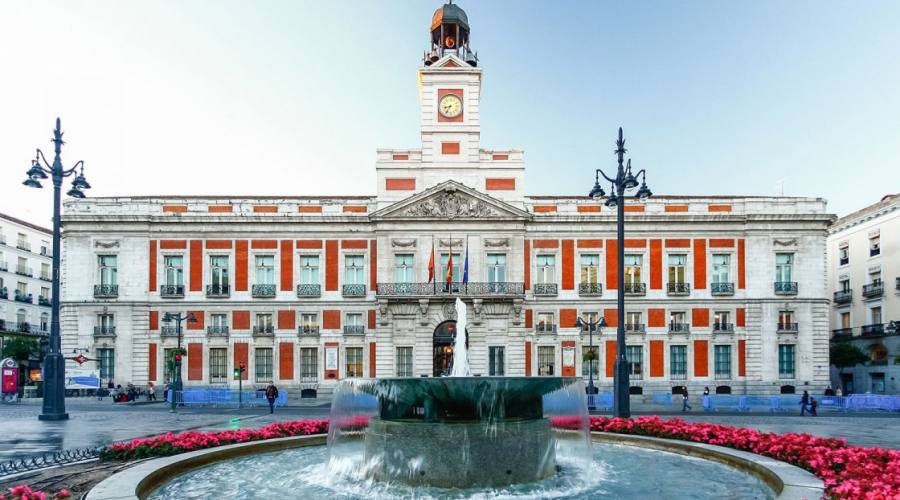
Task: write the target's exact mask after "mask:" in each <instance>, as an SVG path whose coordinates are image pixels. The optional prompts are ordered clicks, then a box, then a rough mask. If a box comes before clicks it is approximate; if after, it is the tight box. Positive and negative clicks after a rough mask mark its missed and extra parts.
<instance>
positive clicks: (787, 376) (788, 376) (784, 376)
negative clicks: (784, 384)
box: [778, 370, 796, 380]
mask: <svg viewBox="0 0 900 500" xmlns="http://www.w3.org/2000/svg"><path fill="white" fill-rule="evenodd" d="M795 377H796V374H795V373H794V372H783V371H781V370H779V371H778V378H779V379H781V380H794V378H795Z"/></svg>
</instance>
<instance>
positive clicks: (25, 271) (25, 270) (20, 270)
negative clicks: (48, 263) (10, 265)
mask: <svg viewBox="0 0 900 500" xmlns="http://www.w3.org/2000/svg"><path fill="white" fill-rule="evenodd" d="M16 274H20V275H22V276H28V277H29V278H30V277H32V276H34V271H32V269H31V268H30V267H26V266H16Z"/></svg>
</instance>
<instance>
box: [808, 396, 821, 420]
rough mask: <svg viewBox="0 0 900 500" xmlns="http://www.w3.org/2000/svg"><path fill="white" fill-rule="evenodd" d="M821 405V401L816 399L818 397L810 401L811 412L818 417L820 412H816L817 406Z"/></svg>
mask: <svg viewBox="0 0 900 500" xmlns="http://www.w3.org/2000/svg"><path fill="white" fill-rule="evenodd" d="M818 406H819V402H818V401H816V398H812V399H810V401H809V414H810V415H812V416H814V417H818V416H819V414H818V413H817V412H816V408H817V407H818Z"/></svg>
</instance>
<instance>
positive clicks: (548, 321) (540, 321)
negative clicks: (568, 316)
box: [537, 312, 556, 332]
mask: <svg viewBox="0 0 900 500" xmlns="http://www.w3.org/2000/svg"><path fill="white" fill-rule="evenodd" d="M555 326H556V323H554V322H553V313H548V312H541V313H538V314H537V331H539V332H552V331H553V330H554V328H555Z"/></svg>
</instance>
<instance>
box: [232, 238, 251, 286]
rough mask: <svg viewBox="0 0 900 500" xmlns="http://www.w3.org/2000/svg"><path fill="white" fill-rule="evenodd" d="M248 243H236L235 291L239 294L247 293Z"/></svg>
mask: <svg viewBox="0 0 900 500" xmlns="http://www.w3.org/2000/svg"><path fill="white" fill-rule="evenodd" d="M247 247H248V243H247V240H238V241H235V242H234V266H235V270H234V289H235V290H236V291H238V292H246V291H247V281H248V280H247V276H248V269H247V267H248V265H249V262H248V261H249V256H248V252H249V250H248V248H247Z"/></svg>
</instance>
